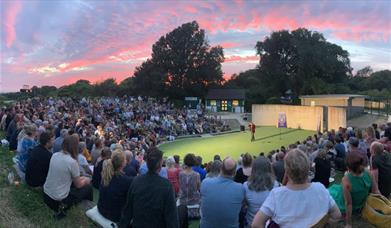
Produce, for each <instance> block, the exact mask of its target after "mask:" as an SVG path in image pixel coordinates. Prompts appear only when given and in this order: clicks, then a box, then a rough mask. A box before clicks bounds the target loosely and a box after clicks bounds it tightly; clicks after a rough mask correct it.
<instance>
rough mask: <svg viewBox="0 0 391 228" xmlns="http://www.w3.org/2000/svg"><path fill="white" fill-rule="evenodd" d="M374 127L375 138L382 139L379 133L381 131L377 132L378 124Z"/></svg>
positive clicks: (374, 124) (373, 125)
mask: <svg viewBox="0 0 391 228" xmlns="http://www.w3.org/2000/svg"><path fill="white" fill-rule="evenodd" d="M372 127H373V130H374V131H375V135H374V136H375V138H376V139H380V132H379V130H377V124H376V123H373V124H372Z"/></svg>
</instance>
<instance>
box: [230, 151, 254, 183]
mask: <svg viewBox="0 0 391 228" xmlns="http://www.w3.org/2000/svg"><path fill="white" fill-rule="evenodd" d="M252 162H253V157H252V156H251V155H250V154H249V153H245V154H244V155H243V156H242V165H243V167H240V168H239V169H238V170H237V171H236V175H235V177H234V181H235V182H238V183H241V184H243V183H244V182H246V181H247V178H248V177H249V176H250V175H251V164H252Z"/></svg>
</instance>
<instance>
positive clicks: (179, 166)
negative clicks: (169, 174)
mask: <svg viewBox="0 0 391 228" xmlns="http://www.w3.org/2000/svg"><path fill="white" fill-rule="evenodd" d="M174 159H175V168H177V169H181V164H180V163H179V161H180V160H181V157H180V156H179V155H174Z"/></svg>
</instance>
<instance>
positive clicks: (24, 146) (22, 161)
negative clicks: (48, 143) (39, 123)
mask: <svg viewBox="0 0 391 228" xmlns="http://www.w3.org/2000/svg"><path fill="white" fill-rule="evenodd" d="M36 131H37V128H36V126H35V125H32V124H31V125H26V126H25V127H24V128H23V132H21V134H24V136H22V137H21V140H19V142H20V143H18V144H19V145H18V153H17V155H16V164H17V165H18V167H19V169H20V170H21V171H22V172H23V173H25V172H26V165H27V160H28V158H29V154H30V150H31V149H32V148H34V147H35V145H36V142H35V136H36Z"/></svg>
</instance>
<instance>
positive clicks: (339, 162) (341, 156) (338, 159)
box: [334, 136, 346, 171]
mask: <svg viewBox="0 0 391 228" xmlns="http://www.w3.org/2000/svg"><path fill="white" fill-rule="evenodd" d="M335 142H336V144H335V147H334V148H335V151H336V155H335V158H334V162H335V168H336V169H337V170H340V171H345V169H346V165H345V157H346V149H345V145H344V144H343V142H342V138H341V137H340V136H337V137H336V138H335Z"/></svg>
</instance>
